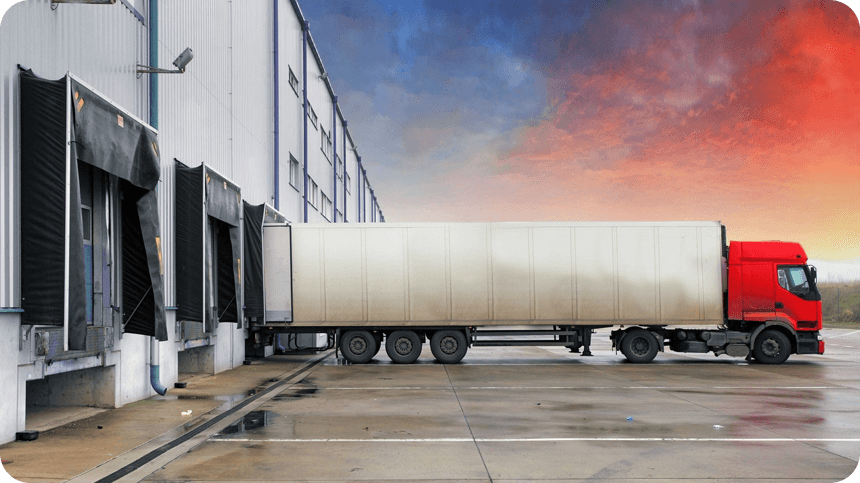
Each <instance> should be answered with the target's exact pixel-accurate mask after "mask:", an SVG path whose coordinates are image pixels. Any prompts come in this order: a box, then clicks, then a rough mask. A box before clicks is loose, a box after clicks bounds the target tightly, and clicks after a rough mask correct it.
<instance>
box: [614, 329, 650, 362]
mask: <svg viewBox="0 0 860 483" xmlns="http://www.w3.org/2000/svg"><path fill="white" fill-rule="evenodd" d="M621 353H622V354H624V357H626V358H627V360H628V361H630V362H635V363H638V364H642V363H646V362H651V361H653V360H654V358H655V357H657V339H655V338H654V336H653V335H651V333H650V332H648V331H647V330H644V329H633V330H630V331H628V332H627V335H625V336H624V338H623V339H621Z"/></svg>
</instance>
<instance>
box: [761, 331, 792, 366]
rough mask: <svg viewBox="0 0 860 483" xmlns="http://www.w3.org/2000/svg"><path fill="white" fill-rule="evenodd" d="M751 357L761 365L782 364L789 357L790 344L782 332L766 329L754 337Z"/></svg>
mask: <svg viewBox="0 0 860 483" xmlns="http://www.w3.org/2000/svg"><path fill="white" fill-rule="evenodd" d="M753 355H754V356H755V359H756V360H757V361H759V362H761V363H762V364H782V363H783V362H785V361H786V360H787V359H788V356H789V355H791V342H790V341H789V340H788V337H786V336H785V334H783V333H782V332H780V331H778V330H776V329H767V330H765V331H762V333H761V334H759V335H758V337H756V339H755V347H753Z"/></svg>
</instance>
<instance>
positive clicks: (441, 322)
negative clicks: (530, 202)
mask: <svg viewBox="0 0 860 483" xmlns="http://www.w3.org/2000/svg"><path fill="white" fill-rule="evenodd" d="M263 238H264V266H265V286H266V294H267V295H266V320H265V325H266V326H267V327H270V328H271V327H278V328H282V329H286V330H289V331H293V332H329V333H331V334H332V335H334V336H336V338H337V340H338V342H339V347H340V350H341V351H343V353H344V356H345V357H346V358H347V359H348V360H350V361H352V362H366V361H368V360H370V359H371V358H372V357H373V356H374V355H375V354H376V353H377V352H378V350H379V348H380V347H381V345H382V340H383V337H384V338H385V339H386V351H387V352H388V354H389V356H390V357H391V358H392V359H393V360H395V361H396V362H412V361H414V360H415V359H416V358H417V357H418V354H420V351H421V350H420V349H421V344H422V343H423V342H424V341H425V340H426V339H429V340H430V342H431V349H432V350H433V354H434V356H436V358H437V359H439V360H440V361H442V362H457V361H459V360H460V359H462V357H463V356H464V355H465V352H466V349H467V348H468V346H470V345H546V344H556V345H565V346H568V347H570V348H571V349H572V350H578V349H579V348H580V347H582V346H584V348H585V351H584V355H587V354H588V345H589V343H590V334H591V332H592V330H593V329H595V328H599V327H611V326H620V325H624V326H642V327H645V328H647V327H651V326H654V327H665V326H668V325H680V324H683V325H688V326H689V325H693V326H699V327H701V326H717V325H720V324H722V323H723V321H724V312H723V293H724V275H725V271H724V267H725V266H724V263H725V262H724V259H723V256H724V251H723V250H724V246H725V239H724V231H723V227H722V225H721V224H720V223H719V222H659V223H648V222H560V223H549V222H535V223H385V224H340V225H335V224H298V225H292V226H267V227H265V229H264V234H263ZM493 326H526V327H525V329H522V330H494V329H493ZM536 326H543V327H544V329H540V328H538V327H536ZM479 328H484V329H480V330H479ZM486 328H489V330H488V329H486ZM496 328H498V327H496ZM520 335H525V336H530V337H521V338H517V339H511V338H510V336H520ZM652 335H653V337H654V338H655V340H656V341H658V342H659V341H662V337H661V335H660V334H659V333H658V332H654V333H653V334H652ZM534 336H544V339H534V338H533V337H534ZM546 337H550V339H546ZM488 338H489V339H488ZM652 345H653V344H652ZM658 347H659V350H662V343H661V344H659V345H658ZM622 349H623V347H622ZM647 352H648V353H649V354H648V357H650V359H653V357H654V355H655V354H656V349H655V350H654V351H653V352H654V355H652V354H650V353H651V352H652V351H651V350H650V348H649V350H648V351H647ZM625 355H628V354H627V351H625ZM628 358H630V356H629V355H628ZM650 359H648V360H650Z"/></svg>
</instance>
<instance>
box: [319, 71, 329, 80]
mask: <svg viewBox="0 0 860 483" xmlns="http://www.w3.org/2000/svg"><path fill="white" fill-rule="evenodd" d="M317 78H319V79H322V80H326V79H328V72H323V73H322V75H320V76H318V77H317Z"/></svg>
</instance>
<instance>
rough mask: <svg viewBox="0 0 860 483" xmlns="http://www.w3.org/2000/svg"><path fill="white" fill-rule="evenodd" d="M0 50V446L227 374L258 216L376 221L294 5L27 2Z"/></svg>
mask: <svg viewBox="0 0 860 483" xmlns="http://www.w3.org/2000/svg"><path fill="white" fill-rule="evenodd" d="M319 41H320V42H324V41H325V39H324V38H323V37H320V40H319ZM0 46H2V47H0V161H1V162H0V281H2V288H0V386H2V387H3V388H4V395H3V397H2V398H0V443H2V442H7V441H10V440H13V439H14V438H15V435H16V432H18V431H22V430H24V429H26V428H27V427H28V420H27V415H28V414H30V415H31V416H32V415H35V414H40V413H44V412H45V411H50V410H51V408H56V407H99V408H111V407H119V406H122V405H124V404H128V403H131V402H134V401H138V400H141V399H144V398H147V397H150V396H152V395H155V394H156V393H157V392H160V391H162V390H163V387H165V386H166V387H171V386H172V385H173V384H174V383H175V382H176V381H177V380H178V379H179V378H180V374H186V373H204V374H206V373H208V374H214V373H218V372H221V371H225V370H228V369H231V368H233V367H236V366H237V365H240V364H242V362H243V360H244V359H245V358H246V355H248V354H247V352H246V341H247V339H248V338H249V337H250V338H251V339H252V340H253V338H254V336H255V334H254V332H253V330H252V329H251V328H249V325H252V324H253V322H254V321H255V320H256V318H257V317H260V316H262V313H261V312H260V311H261V310H262V307H261V306H260V290H261V288H260V287H259V286H255V285H254V283H253V280H254V279H255V270H256V271H259V270H260V268H259V267H254V266H248V265H247V264H248V261H249V260H255V259H256V258H255V256H254V251H255V250H259V246H260V243H261V241H260V236H259V231H260V227H261V226H262V224H263V223H264V222H267V221H268V222H276V223H281V222H288V223H303V222H332V223H355V222H383V221H384V216H383V214H382V210H381V208H380V206H379V203H378V200H377V198H376V196H375V194H374V191H373V189H372V187H371V184H370V181H369V180H368V176H367V173H366V171H365V169H364V168H363V166H362V160H361V156H360V154H359V152H358V150H357V148H356V146H357V141H356V140H355V139H354V138H353V136H352V134H351V133H350V130H349V125H348V123H347V120H346V117H345V113H344V112H342V111H341V108H340V106H339V104H338V100H337V96H336V95H335V92H334V90H333V89H332V85H331V82H330V80H329V78H328V73H327V72H326V70H325V67H324V64H323V62H322V59H321V58H320V56H319V53H318V51H317V48H316V44H315V39H314V37H313V36H312V35H311V31H310V29H309V23H308V19H305V17H304V16H303V14H302V12H301V9H300V6H299V5H298V3H297V2H295V1H288V0H254V1H248V2H231V1H229V0H196V1H191V0H183V1H181V2H159V1H157V0H119V1H117V2H116V3H113V4H111V3H109V0H108V3H105V4H102V5H95V4H76V3H54V2H51V1H50V0H27V1H24V2H21V3H18V4H15V5H14V6H12V7H11V9H10V10H9V11H8V12H7V13H6V14H5V16H4V17H3V20H2V23H0ZM186 49H189V50H186ZM174 59H176V61H175V62H174ZM171 62H174V65H171ZM307 343H308V344H315V343H319V341H317V337H312V338H311V339H309V340H308V342H307ZM264 345H265V343H264ZM249 347H250V345H249ZM249 350H250V349H249ZM267 353H270V350H269V351H263V354H267ZM257 355H259V354H257ZM82 414H83V413H82Z"/></svg>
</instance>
